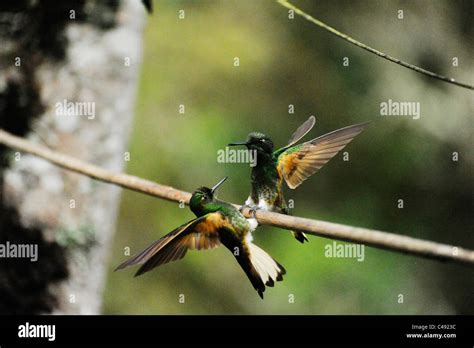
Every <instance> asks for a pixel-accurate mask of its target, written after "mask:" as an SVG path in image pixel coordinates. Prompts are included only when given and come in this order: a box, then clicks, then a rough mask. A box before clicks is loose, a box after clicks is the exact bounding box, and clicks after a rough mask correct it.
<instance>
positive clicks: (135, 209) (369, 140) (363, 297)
mask: <svg viewBox="0 0 474 348" xmlns="http://www.w3.org/2000/svg"><path fill="white" fill-rule="evenodd" d="M295 4H297V5H298V6H301V7H302V8H303V9H305V10H306V11H308V12H309V13H311V14H313V15H315V16H316V17H317V18H319V19H321V20H324V21H326V22H327V23H329V24H331V25H333V26H334V27H336V28H338V29H340V30H342V31H344V32H347V33H349V34H351V35H353V36H354V37H356V38H358V39H360V40H361V41H364V42H366V43H368V44H370V45H373V46H375V47H376V48H378V49H380V50H383V51H386V52H387V53H389V54H391V55H393V56H395V57H400V58H402V59H405V60H407V61H409V62H411V63H414V64H421V62H424V64H425V67H427V68H430V66H426V65H430V64H435V63H437V65H436V66H437V67H438V68H439V69H441V70H440V71H437V72H439V73H442V74H446V75H448V76H455V77H459V79H460V80H466V79H467V77H468V76H471V77H472V72H473V66H472V59H471V60H469V57H472V55H473V53H474V52H473V51H474V49H473V45H472V41H469V40H468V38H469V35H466V30H467V31H469V30H471V31H472V28H471V29H469V28H468V29H466V27H465V26H462V25H461V24H458V23H465V18H464V16H466V13H465V12H466V11H465V9H464V7H463V6H465V4H464V3H459V2H450V1H439V2H436V3H434V2H431V1H417V2H412V1H409V2H408V1H398V2H397V1H393V2H378V1H318V2H311V1H298V2H295ZM154 7H155V12H154V13H153V15H152V16H150V17H149V22H148V25H147V28H146V33H145V47H144V58H143V63H142V66H141V80H140V85H139V90H138V94H137V107H136V117H135V124H134V127H133V130H132V137H131V143H130V152H131V161H130V162H129V163H128V168H127V172H129V173H131V174H134V175H138V176H141V177H144V178H147V179H151V180H155V181H156V182H159V183H162V184H168V185H172V186H174V187H177V188H180V189H184V190H188V191H192V190H194V189H195V188H196V187H198V186H202V185H211V184H213V183H215V182H216V181H217V180H218V179H220V178H221V177H223V176H225V175H228V176H229V177H230V178H229V179H230V180H229V181H228V182H227V183H226V184H225V185H224V186H223V187H222V188H221V189H220V192H219V197H220V198H221V199H224V200H228V201H232V202H243V201H244V200H245V199H246V197H247V195H248V193H249V190H250V184H249V175H250V168H249V167H248V165H246V164H221V163H217V150H218V149H223V148H224V147H225V145H226V144H227V143H229V142H231V141H238V140H243V139H245V137H246V135H247V133H249V132H250V131H262V132H264V133H266V134H268V135H270V136H271V137H272V138H273V139H274V142H275V143H276V145H277V146H280V145H283V144H285V142H286V141H287V140H288V138H289V136H290V135H291V134H292V132H293V131H294V129H296V127H297V126H299V125H300V124H301V123H302V122H303V121H304V120H306V118H307V117H308V116H309V115H311V114H314V115H316V118H317V125H316V127H315V129H313V131H312V132H311V133H310V136H311V137H316V136H318V135H321V134H323V133H325V132H327V131H331V130H334V129H337V128H340V127H344V126H347V125H350V124H354V123H358V122H364V121H373V122H372V124H371V126H370V127H369V128H368V129H367V130H366V131H365V132H364V133H362V134H361V135H360V136H359V137H357V138H356V139H355V141H354V142H352V143H351V144H350V145H349V146H348V147H347V148H346V150H347V151H348V152H349V154H350V160H349V161H348V162H345V161H343V160H342V156H341V155H338V156H337V157H335V158H334V159H333V160H332V161H330V162H329V163H328V164H327V165H326V166H325V167H324V168H323V169H322V170H321V171H320V172H319V173H317V174H316V175H315V176H313V177H311V178H310V179H309V180H307V181H306V182H305V183H304V184H303V185H302V186H300V188H298V190H295V191H291V190H289V189H286V198H287V199H293V200H294V201H295V209H294V210H293V213H294V214H295V215H298V216H304V217H309V218H315V219H322V220H328V221H333V222H338V223H344V224H350V225H355V226H364V227H368V228H373V229H380V230H386V231H390V232H395V233H403V234H407V235H410V236H413V237H421V238H427V239H431V240H435V241H440V242H447V243H453V244H456V245H463V246H466V247H470V248H473V247H474V242H473V238H472V225H473V224H472V223H473V219H472V211H473V209H472V208H473V197H472V192H473V190H472V189H473V187H472V186H473V182H472V169H473V164H472V161H473V156H472V115H473V104H472V92H470V91H467V90H462V89H460V88H457V87H453V86H449V85H445V84H443V83H441V82H437V81H434V80H432V79H426V78H424V77H423V76H421V75H418V74H416V73H414V72H412V71H409V70H406V69H404V68H401V67H399V66H397V65H394V64H392V63H389V62H387V61H384V60H382V59H380V58H377V57H375V56H373V55H371V54H368V53H367V52H364V51H361V50H360V49H358V48H355V47H353V46H351V45H350V44H348V43H346V42H343V41H341V40H340V39H337V38H335V37H332V36H331V35H330V34H328V33H326V32H323V31H321V30H320V29H318V28H317V27H315V26H313V25H312V24H310V23H308V22H306V21H304V20H302V19H301V18H298V17H297V18H295V19H293V20H291V19H288V12H287V10H286V9H284V8H283V7H281V6H279V5H278V4H276V3H275V2H273V1H250V0H245V1H236V0H233V1H199V2H198V1H178V2H177V1H159V2H156V3H155V6H154ZM181 9H183V10H184V11H185V19H179V10H181ZM399 9H403V10H404V15H405V17H404V19H403V20H400V19H398V18H397V11H398V10H399ZM468 34H469V33H468ZM471 38H472V36H471ZM453 56H457V57H459V61H460V65H459V66H458V67H453V66H452V64H451V58H452V57H453ZM234 57H239V59H240V66H239V67H235V66H234V65H233V63H234ZM343 57H348V58H349V61H350V65H349V66H348V67H344V66H343V64H342V59H343ZM439 62H441V64H440V63H439ZM469 64H470V65H469ZM388 99H392V100H398V101H415V102H420V104H421V118H420V119H419V120H413V119H411V118H409V117H385V118H384V117H381V116H380V103H381V102H383V101H386V100H388ZM180 104H183V105H184V106H185V113H184V114H180V113H179V105H180ZM289 104H294V105H295V114H289V113H288V105H289ZM308 139H309V138H308ZM454 151H457V152H459V157H460V160H459V161H458V162H453V161H452V153H453V152H454ZM122 197H123V199H122V205H121V209H120V218H119V220H118V224H117V226H118V232H117V235H116V239H115V241H114V245H113V253H112V257H111V260H110V261H111V262H110V275H109V277H108V281H107V285H106V294H105V308H104V311H105V313H108V314H113V313H114V314H115V313H119V314H449V313H471V314H472V313H473V312H474V311H473V309H474V299H473V296H472V288H473V285H474V284H473V279H474V277H473V275H474V273H473V270H472V269H470V268H468V267H464V266H459V265H451V264H442V263H438V262H436V261H430V260H424V259H419V258H414V257H411V256H404V255H400V254H393V253H391V252H386V251H382V250H377V249H373V248H369V247H366V248H365V259H364V261H363V262H357V261H356V260H355V259H336V258H327V257H324V247H325V245H326V244H328V243H332V241H331V240H327V239H324V238H317V237H310V243H308V244H305V245H301V244H299V243H298V242H296V241H295V240H294V239H293V238H292V236H291V235H290V234H289V233H288V232H287V231H284V230H279V229H275V228H270V227H266V226H264V227H260V228H259V230H258V231H257V232H256V233H255V242H256V243H257V244H258V245H259V246H261V247H262V248H263V249H265V250H266V251H268V252H269V254H271V255H272V256H273V257H274V258H275V259H276V260H278V261H279V262H280V263H282V264H283V265H284V266H285V268H286V269H287V275H286V276H285V279H284V281H283V282H280V283H277V284H276V286H275V287H274V288H269V289H267V291H266V292H265V300H264V301H262V300H260V298H259V297H258V296H257V294H256V292H255V291H254V290H253V288H252V286H251V284H250V282H248V280H247V278H246V277H245V275H244V273H243V272H242V271H241V269H240V267H239V266H238V264H237V262H236V261H235V260H234V258H233V257H232V255H231V254H230V253H229V252H228V251H227V250H226V249H225V248H219V249H217V250H212V251H207V252H194V251H191V252H189V253H188V255H187V256H186V257H185V258H184V259H183V260H182V261H179V262H174V263H171V264H167V265H165V266H162V267H160V268H158V269H156V270H154V271H152V272H150V273H148V274H146V275H144V276H142V277H139V278H133V272H134V271H135V270H130V271H125V272H120V273H112V270H113V268H114V267H115V266H116V265H117V264H118V263H119V262H120V261H121V260H123V259H124V258H125V256H124V255H123V253H124V248H125V247H127V246H128V247H130V248H131V253H132V254H133V253H135V252H138V251H140V250H141V249H143V248H144V247H146V246H147V245H148V244H149V243H151V242H152V241H153V240H155V239H158V238H159V237H160V236H162V235H164V234H165V233H167V232H169V231H170V230H172V229H173V228H174V227H176V226H178V225H179V224H181V223H183V222H185V221H188V220H190V219H191V218H193V215H192V213H191V212H190V211H189V210H188V209H187V208H185V209H180V208H179V207H178V204H174V203H169V202H165V201H162V200H158V199H153V198H150V197H147V196H145V195H140V194H137V193H133V192H127V191H125V192H124V193H123V196H122ZM398 199H403V200H404V209H398V208H397V200H398ZM180 294H184V295H185V301H186V302H185V303H184V304H181V303H179V301H178V299H179V295H180ZM290 294H293V295H294V299H295V302H294V303H289V301H288V298H289V295H290ZM400 295H402V296H403V303H399V300H400Z"/></svg>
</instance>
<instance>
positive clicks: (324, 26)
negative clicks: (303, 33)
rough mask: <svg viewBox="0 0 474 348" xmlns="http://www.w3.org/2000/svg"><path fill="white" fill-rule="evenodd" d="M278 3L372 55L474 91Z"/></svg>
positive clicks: (461, 83)
mask: <svg viewBox="0 0 474 348" xmlns="http://www.w3.org/2000/svg"><path fill="white" fill-rule="evenodd" d="M277 2H278V3H279V4H280V5H282V6H284V7H286V8H288V9H290V10H292V11H294V12H295V13H296V14H297V15H299V16H301V17H303V18H304V19H306V20H307V21H310V22H311V23H313V24H315V25H317V26H318V27H320V28H322V29H324V30H326V31H328V32H330V33H331V34H333V35H336V36H337V37H340V38H341V39H343V40H346V41H347V42H350V43H351V44H353V45H356V46H357V47H360V48H362V49H364V50H366V51H369V52H370V53H373V54H375V55H377V56H379V57H382V58H385V59H387V60H389V61H391V62H393V63H395V64H398V65H401V66H403V67H405V68H408V69H411V70H413V71H416V72H418V73H420V74H424V75H427V76H430V77H434V78H435V79H438V80H441V81H444V82H447V83H451V84H453V85H456V86H459V87H463V88H467V89H472V90H474V86H473V85H469V84H467V83H464V82H459V81H456V80H455V79H453V78H450V77H447V76H443V75H439V74H436V73H434V72H432V71H429V70H426V69H423V68H420V67H418V66H416V65H413V64H410V63H407V62H404V61H403V60H400V59H398V58H395V57H392V56H389V55H388V54H386V53H383V52H381V51H379V50H376V49H375V48H372V47H370V46H367V45H366V44H364V43H362V42H360V41H357V40H356V39H353V38H352V37H350V36H349V35H346V34H344V33H341V32H340V31H339V30H336V29H334V28H333V27H331V26H329V25H327V24H326V23H323V22H321V21H320V20H319V19H316V18H314V17H312V16H311V15H309V14H307V13H306V12H304V11H302V10H300V9H299V8H298V7H296V6H294V5H292V4H290V3H289V2H288V1H286V0H277Z"/></svg>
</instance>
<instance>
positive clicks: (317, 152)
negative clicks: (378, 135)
mask: <svg viewBox="0 0 474 348" xmlns="http://www.w3.org/2000/svg"><path fill="white" fill-rule="evenodd" d="M315 123H316V119H315V117H314V116H310V117H309V118H308V119H307V120H306V121H305V122H304V123H303V124H302V125H301V126H300V127H298V129H297V130H296V131H295V132H294V133H293V135H292V136H291V138H290V140H289V142H288V144H287V145H286V146H284V147H282V148H280V149H278V150H276V151H273V148H274V145H273V141H272V140H271V139H270V138H269V137H268V136H266V135H265V134H263V133H258V132H252V133H250V134H249V135H248V137H247V140H246V141H244V142H238V143H231V144H228V145H229V146H237V145H244V146H246V147H247V148H248V149H249V150H250V151H255V152H256V165H255V166H253V167H252V175H251V182H252V189H251V193H250V196H249V197H248V198H247V200H246V201H245V205H244V206H243V207H242V208H244V207H249V208H251V209H252V211H253V213H254V215H255V212H256V210H257V209H262V210H265V211H274V212H278V213H282V214H287V215H289V209H288V206H287V204H286V202H285V199H284V197H283V191H282V184H283V179H285V181H286V184H287V185H288V187H289V188H290V189H295V188H297V187H298V186H299V185H300V184H301V183H302V182H303V181H305V180H306V179H307V178H308V177H310V176H311V175H313V174H314V173H316V172H317V171H318V170H319V169H321V167H323V166H324V165H325V164H326V163H327V162H328V161H329V160H330V159H331V158H333V157H334V156H335V155H336V154H337V153H338V152H339V151H340V150H342V149H343V148H344V147H345V146H346V145H347V144H348V143H349V142H350V141H351V140H352V139H353V138H354V137H355V136H356V135H358V134H359V133H361V132H362V131H363V130H364V128H365V127H366V125H367V123H363V124H355V125H352V126H349V127H345V128H341V129H338V130H335V131H333V132H330V133H327V134H324V135H322V136H320V137H318V138H315V139H313V140H310V141H307V142H305V143H301V144H296V143H297V142H298V141H299V140H301V138H303V137H304V136H305V135H306V134H307V133H308V132H309V131H310V130H311V129H312V128H313V126H314V124H315ZM292 233H293V235H294V237H295V238H296V239H297V240H298V241H300V242H301V243H304V241H308V238H306V235H305V234H304V233H303V232H301V231H292Z"/></svg>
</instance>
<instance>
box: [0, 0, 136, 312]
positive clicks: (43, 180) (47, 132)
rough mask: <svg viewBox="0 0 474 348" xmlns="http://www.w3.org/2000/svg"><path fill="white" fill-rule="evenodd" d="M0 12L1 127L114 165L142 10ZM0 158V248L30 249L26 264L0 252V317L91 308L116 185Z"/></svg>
mask: <svg viewBox="0 0 474 348" xmlns="http://www.w3.org/2000/svg"><path fill="white" fill-rule="evenodd" d="M0 16H1V18H0V19H1V20H0V23H5V22H6V23H7V25H5V26H4V25H2V26H0V40H1V41H2V45H1V47H0V58H1V59H0V62H1V63H0V64H1V65H0V115H1V116H0V127H1V128H3V129H5V130H7V131H10V132H13V133H15V134H18V135H22V136H25V137H27V138H29V139H31V140H33V141H36V142H41V143H44V144H46V145H47V146H48V147H50V148H52V149H56V150H59V151H61V152H64V153H68V154H70V155H72V156H75V157H78V158H81V159H83V160H86V161H88V162H91V163H95V164H97V165H100V166H102V167H105V168H108V169H111V170H113V171H116V172H120V171H122V170H123V167H124V163H125V162H126V160H127V155H126V153H127V139H128V134H129V129H130V125H131V121H132V115H133V109H134V99H135V98H134V97H135V90H136V85H137V79H138V70H139V63H140V57H141V39H142V38H141V37H142V31H143V25H144V20H145V10H144V8H143V5H142V4H141V3H140V2H138V1H135V0H123V1H89V0H83V1H71V2H69V1H60V2H48V1H39V2H34V1H23V3H22V2H21V1H19V2H17V3H16V4H15V5H12V4H3V5H0ZM0 159H1V162H0V245H9V246H10V247H12V245H17V246H18V245H20V244H28V245H31V249H28V250H31V252H33V250H34V248H35V245H36V246H37V248H38V259H37V261H36V262H35V261H34V260H33V258H14V257H12V256H11V255H10V256H8V257H6V256H5V255H4V257H2V258H0V313H3V314H11V313H17V314H35V313H66V314H97V313H99V312H100V310H101V303H102V290H103V287H104V281H105V275H106V264H107V257H108V251H109V249H110V248H109V246H110V243H111V240H112V237H113V233H114V230H115V226H114V224H115V221H116V214H117V208H118V204H119V198H120V195H119V189H118V188H117V187H114V186H112V185H106V184H103V183H98V182H95V181H93V180H91V179H89V178H87V177H84V176H79V175H77V174H72V173H69V172H67V171H64V170H61V169H58V168H57V167H55V166H53V165H51V164H49V163H47V162H45V161H43V160H41V159H38V158H36V157H33V156H30V155H27V154H21V153H14V152H11V151H9V150H8V149H6V148H0ZM0 256H1V255H0Z"/></svg>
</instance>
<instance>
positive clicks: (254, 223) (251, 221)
mask: <svg viewBox="0 0 474 348" xmlns="http://www.w3.org/2000/svg"><path fill="white" fill-rule="evenodd" d="M247 222H248V223H249V225H250V232H253V231H255V229H256V228H257V226H258V222H257V219H255V218H250V219H247Z"/></svg>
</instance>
